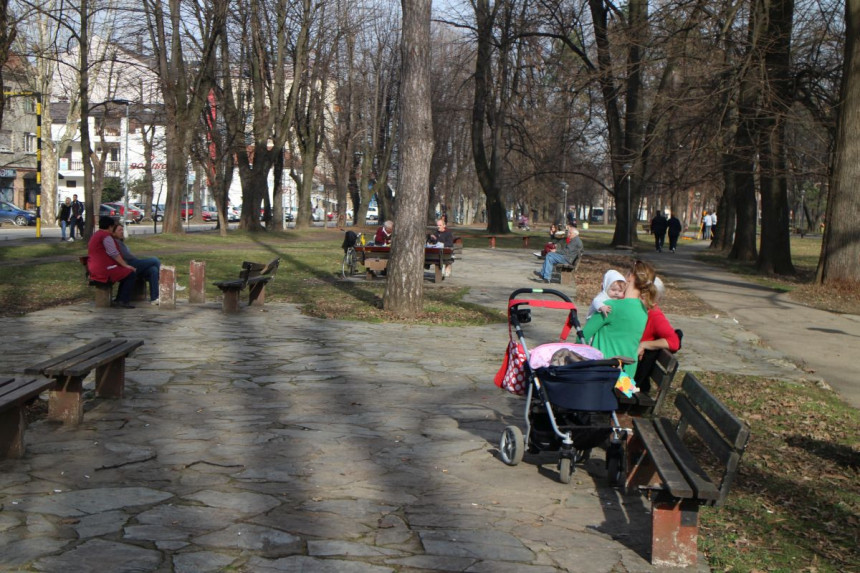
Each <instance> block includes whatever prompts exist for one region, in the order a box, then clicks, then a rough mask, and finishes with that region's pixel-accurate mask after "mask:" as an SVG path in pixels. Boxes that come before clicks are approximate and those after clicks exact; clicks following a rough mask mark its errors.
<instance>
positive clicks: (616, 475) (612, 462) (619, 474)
mask: <svg viewBox="0 0 860 573" xmlns="http://www.w3.org/2000/svg"><path fill="white" fill-rule="evenodd" d="M623 462H624V460H623V459H622V452H620V451H618V450H617V449H615V448H610V449H609V451H607V452H606V477H607V478H608V479H609V485H610V486H612V487H618V486H620V485H622V484H623V483H624V463H623Z"/></svg>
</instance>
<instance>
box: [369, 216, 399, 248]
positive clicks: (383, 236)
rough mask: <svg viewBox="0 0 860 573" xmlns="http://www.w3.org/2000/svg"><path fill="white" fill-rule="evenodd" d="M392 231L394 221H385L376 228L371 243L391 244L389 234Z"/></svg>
mask: <svg viewBox="0 0 860 573" xmlns="http://www.w3.org/2000/svg"><path fill="white" fill-rule="evenodd" d="M392 233H394V221H386V222H384V223H383V224H382V226H381V227H380V228H378V229H377V230H376V235H375V236H374V237H373V244H374V245H379V246H385V245H390V244H391V235H392Z"/></svg>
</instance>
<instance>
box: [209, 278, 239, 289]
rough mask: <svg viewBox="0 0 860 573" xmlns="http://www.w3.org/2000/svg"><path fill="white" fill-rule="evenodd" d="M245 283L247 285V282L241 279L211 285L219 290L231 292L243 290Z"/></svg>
mask: <svg viewBox="0 0 860 573" xmlns="http://www.w3.org/2000/svg"><path fill="white" fill-rule="evenodd" d="M246 283H247V281H245V280H243V279H234V280H229V281H218V282H217V283H212V284H214V285H215V286H216V287H218V288H220V289H221V290H232V289H238V290H243V289H244V288H245V285H246Z"/></svg>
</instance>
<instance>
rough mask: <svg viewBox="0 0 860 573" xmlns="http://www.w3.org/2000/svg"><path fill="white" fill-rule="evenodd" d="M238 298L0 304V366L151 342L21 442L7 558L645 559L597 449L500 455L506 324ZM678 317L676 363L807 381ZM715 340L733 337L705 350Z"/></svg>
mask: <svg viewBox="0 0 860 573" xmlns="http://www.w3.org/2000/svg"><path fill="white" fill-rule="evenodd" d="M534 264H535V259H534V258H533V257H532V256H531V254H530V252H528V251H524V250H510V251H504V250H489V249H486V250H468V251H467V252H466V253H465V258H464V260H463V261H461V262H459V263H458V264H457V265H455V267H456V268H455V272H454V275H453V276H452V277H451V278H450V279H447V280H446V282H448V281H450V282H451V283H453V284H455V285H481V286H479V287H474V286H473V288H472V291H471V294H470V295H469V297H468V299H469V300H470V301H472V302H478V303H481V304H485V305H487V306H490V307H493V308H498V309H504V308H505V302H506V300H507V297H508V295H509V294H510V293H511V291H512V290H513V289H514V288H516V287H520V286H521V287H531V286H536V285H533V284H531V283H529V282H528V281H527V279H526V277H527V276H528V275H529V274H530V273H531V271H532V270H533V269H534V268H535V267H534ZM359 280H360V279H359ZM428 288H433V287H432V285H429V284H428ZM587 302H588V301H585V303H586V304H587ZM242 310H243V312H242V313H241V314H239V315H235V316H225V315H222V314H221V312H220V304H219V303H217V302H209V303H206V304H204V305H193V306H192V305H189V304H188V303H187V302H183V301H180V303H179V305H178V307H177V309H176V310H174V311H166V310H159V309H158V308H153V307H149V306H148V305H146V308H140V307H139V308H137V309H135V310H123V309H108V310H103V309H95V308H93V306H92V305H91V304H86V305H75V306H65V307H59V308H54V309H49V310H45V311H41V312H36V313H32V314H29V315H26V316H23V317H19V318H6V319H0V331H2V333H3V334H2V340H3V354H4V360H3V371H4V372H12V373H15V372H21V371H22V370H23V368H24V367H25V366H27V365H29V364H32V363H35V362H37V361H40V360H42V359H44V358H45V357H48V356H55V355H58V354H61V353H63V352H66V351H68V350H70V349H72V348H74V347H76V346H79V345H81V344H83V343H85V342H86V341H88V340H90V339H93V338H96V337H100V336H104V335H111V336H123V337H130V338H143V339H145V341H146V343H145V345H144V346H143V347H141V348H139V349H138V350H137V351H136V352H135V353H134V354H133V355H132V356H131V357H130V358H129V360H128V361H127V383H126V396H125V397H124V398H123V399H121V400H97V399H93V400H91V401H89V402H88V404H87V407H86V413H85V416H84V423H83V424H81V425H80V426H79V427H77V428H66V427H62V426H59V425H56V424H53V423H48V422H46V421H43V420H40V421H36V422H34V423H33V424H31V426H30V427H29V428H28V430H27V433H26V440H27V453H26V455H25V457H23V458H22V459H18V460H5V461H0V505H2V511H0V546H2V547H3V550H2V554H0V570H3V571H74V572H84V571H99V572H107V571H110V572H125V571H136V572H140V571H143V572H146V571H165V572H167V571H172V572H204V571H221V570H231V571H234V570H235V571H248V572H255V573H256V572H286V571H321V572H326V571H332V572H335V571H336V572H347V573H349V572H385V571H400V572H413V571H415V572H417V571H473V572H493V573H505V572H518V573H519V572H523V573H544V572H546V573H549V572H554V571H576V572H579V573H590V572H595V573H604V572H605V573H609V572H616V571H626V572H636V571H652V570H653V568H652V567H651V566H650V565H649V563H648V546H649V527H650V526H649V513H648V508H647V504H646V503H645V502H643V500H642V499H641V498H640V497H639V496H635V495H632V496H625V495H622V494H621V493H620V492H618V491H615V490H613V489H611V488H609V487H607V486H606V476H605V470H604V468H603V464H602V459H601V455H602V453H601V452H596V453H595V456H594V457H593V458H592V459H591V460H589V461H588V462H587V463H586V465H585V466H584V467H580V468H579V469H578V470H577V472H576V473H575V474H574V476H573V481H572V483H571V484H569V485H563V484H561V483H559V482H558V481H557V479H556V477H555V461H556V458H555V457H554V456H553V455H551V454H550V455H545V456H543V457H538V458H531V459H529V458H527V460H526V462H524V463H522V464H520V465H518V466H516V467H508V466H506V465H504V464H503V463H502V462H501V461H500V460H499V459H498V458H497V455H496V443H497V441H498V438H499V435H500V432H501V430H502V429H503V428H504V426H505V425H507V424H511V423H517V424H520V425H522V406H523V404H522V401H521V399H520V398H517V397H515V396H512V395H508V394H506V393H504V392H502V391H499V390H498V389H496V388H495V387H494V386H493V383H492V378H493V375H494V373H495V372H496V370H497V368H498V366H499V364H500V362H501V358H502V354H503V351H504V348H505V345H506V344H507V341H508V333H507V327H506V326H505V325H504V324H495V325H491V326H486V327H469V328H447V327H428V326H406V325H399V324H364V323H356V322H341V321H324V320H318V319H313V318H308V317H305V316H302V315H301V314H300V312H299V309H298V308H297V307H295V306H293V305H287V304H271V303H270V304H267V305H266V307H265V309H264V310H251V309H249V308H243V309H242ZM670 318H671V319H672V320H673V321H675V322H677V323H678V325H679V326H681V328H683V329H684V330H685V332H686V333H687V334H686V336H685V339H684V342H685V348H684V350H683V351H682V353H683V354H682V355H681V357H680V360H681V362H682V367H683V368H685V369H710V368H723V369H725V368H728V367H731V368H735V369H739V370H741V371H744V372H747V373H750V374H753V373H760V374H766V375H780V376H783V377H785V378H790V377H796V378H801V377H803V376H804V373H803V372H801V371H799V370H798V369H796V368H795V367H794V366H793V365H792V364H791V363H790V362H788V361H787V360H785V359H784V358H783V357H780V356H779V355H778V353H775V352H773V351H770V350H767V349H765V348H762V347H761V346H759V345H756V344H751V341H752V340H754V338H755V337H754V335H752V334H750V333H747V332H745V331H744V330H743V329H742V328H740V327H739V325H738V324H737V323H735V322H733V321H732V320H731V319H714V318H712V317H700V318H687V317H670ZM560 326H561V318H557V319H555V320H552V321H550V320H547V321H543V320H535V321H534V327H535V329H536V330H535V331H534V332H535V333H537V334H538V335H539V336H553V335H550V334H546V333H545V332H543V331H542V330H541V329H544V328H546V329H547V330H546V332H549V331H550V330H551V331H552V332H554V333H555V334H554V335H555V336H557V332H555V331H556V327H558V329H560ZM550 340H551V339H540V340H538V341H539V342H548V341H550ZM716 340H719V342H720V343H721V344H723V345H724V348H725V351H724V352H722V353H721V354H720V356H715V357H713V358H710V357H709V355H711V354H713V353H712V352H707V351H706V350H707V349H708V348H709V347H710V348H713V346H712V345H713V344H714V343H715V341H716ZM729 354H731V355H732V356H733V357H734V358H733V359H732V360H726V356H727V355H729ZM86 386H88V387H89V386H91V383H90V384H87V385H86ZM702 561H703V560H702V559H700V563H701V562H702ZM698 570H699V571H705V570H707V567H706V566H705V565H704V564H700V566H699V567H698Z"/></svg>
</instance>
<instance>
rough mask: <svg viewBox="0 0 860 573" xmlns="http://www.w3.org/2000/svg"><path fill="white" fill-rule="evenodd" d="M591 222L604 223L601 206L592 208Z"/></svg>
mask: <svg viewBox="0 0 860 573" xmlns="http://www.w3.org/2000/svg"><path fill="white" fill-rule="evenodd" d="M591 222H592V223H602V222H603V209H601V208H599V207H595V208H593V209H592V210H591Z"/></svg>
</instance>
